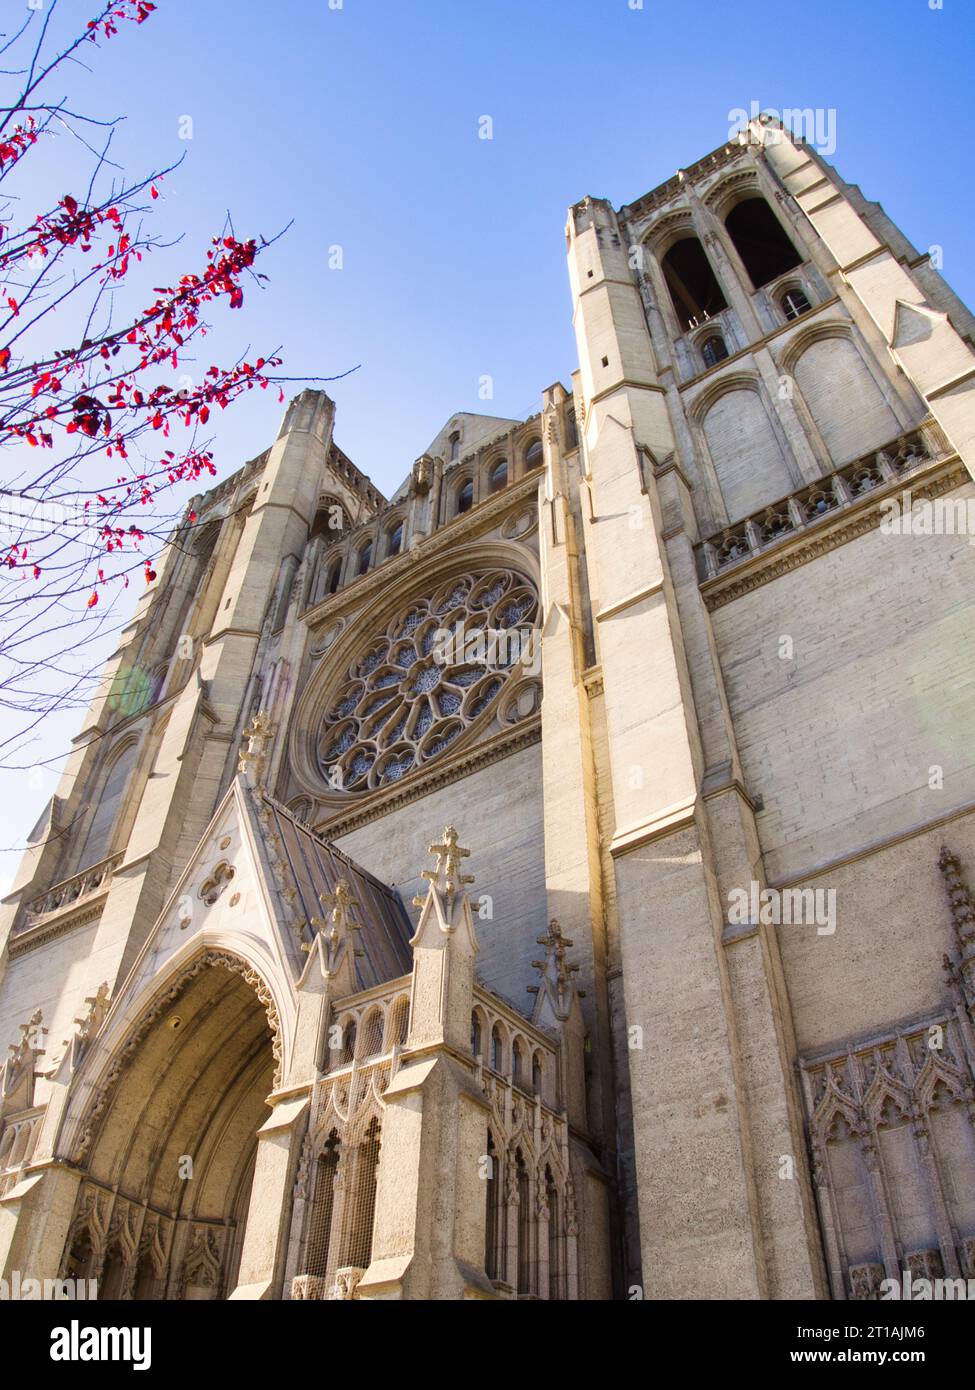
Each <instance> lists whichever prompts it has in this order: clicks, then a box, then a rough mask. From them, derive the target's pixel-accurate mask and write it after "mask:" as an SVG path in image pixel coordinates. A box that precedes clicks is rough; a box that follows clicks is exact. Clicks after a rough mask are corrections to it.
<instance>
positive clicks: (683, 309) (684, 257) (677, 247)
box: [661, 236, 728, 329]
mask: <svg viewBox="0 0 975 1390" xmlns="http://www.w3.org/2000/svg"><path fill="white" fill-rule="evenodd" d="M661 266H662V268H663V272H664V279H665V280H666V281H667V288H668V289H669V290H670V297H671V299H672V300H673V301H674V308H675V309H676V311H677V317H678V319H679V320H680V325H681V327H682V328H685V329H686V328H695V327H697V325H698V324H699V323H704V321H705V320H706V319H710V318H714V315H715V314H720V312H721V310H722V309H726V308H727V307H728V305H727V303H726V301H725V297H724V295H723V294H722V292H721V286H720V285H719V284H718V281H717V277H716V276H715V273H714V271H713V270H712V269H711V262H710V261H709V260H708V258H707V256H706V255H705V254H704V247H703V246H702V245H701V243H700V242H699V241H698V239H697V237H695V236H690V237H684V239H683V240H682V241H678V242H675V243H674V245H673V246H672V247H671V248H670V250H669V251H668V252H667V254H666V256H664V258H663V260H662V261H661Z"/></svg>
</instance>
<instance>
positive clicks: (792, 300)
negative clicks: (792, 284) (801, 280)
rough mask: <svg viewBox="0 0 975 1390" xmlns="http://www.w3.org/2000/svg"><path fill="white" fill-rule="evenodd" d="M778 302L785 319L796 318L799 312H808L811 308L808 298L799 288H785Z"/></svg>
mask: <svg viewBox="0 0 975 1390" xmlns="http://www.w3.org/2000/svg"><path fill="white" fill-rule="evenodd" d="M779 303H780V304H781V306H782V312H783V314H785V316H786V318H787V319H797V318H798V317H799V315H800V314H808V313H809V310H810V309H811V308H812V305H811V304H810V303H809V300H808V299H807V298H806V296H805V294H803V292H802V290H800V289H791V290H786V292H785V294H784V295H783V296H782V298H781V299H780V300H779Z"/></svg>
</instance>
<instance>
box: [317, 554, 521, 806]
mask: <svg viewBox="0 0 975 1390" xmlns="http://www.w3.org/2000/svg"><path fill="white" fill-rule="evenodd" d="M537 612H538V596H537V593H536V591H535V587H534V585H533V584H532V583H531V582H530V581H529V580H527V579H525V578H524V577H523V576H521V575H520V574H517V573H516V572H514V571H513V570H507V569H492V570H488V571H481V572H468V573H466V574H460V575H458V576H456V577H455V578H454V579H452V580H450V581H449V582H448V583H447V584H445V585H443V586H442V587H441V588H440V589H439V590H438V591H437V592H436V593H435V594H434V595H433V596H432V597H431V598H429V599H426V598H424V599H419V600H414V601H413V602H411V603H410V604H409V605H408V606H407V607H406V608H405V609H402V610H401V611H400V612H399V613H398V614H397V615H396V617H395V618H394V619H393V621H392V622H391V623H389V625H388V626H387V627H386V629H385V630H384V631H383V632H381V633H380V634H379V635H378V636H373V637H372V638H370V639H369V640H368V641H367V642H365V643H364V644H363V645H362V646H361V647H360V649H359V651H358V652H357V653H356V655H355V656H354V658H353V660H352V661H351V662H350V664H349V665H348V667H347V668H346V669H345V671H344V673H343V677H342V679H341V680H340V681H339V682H338V684H337V686H336V688H335V689H334V691H333V692H332V695H331V699H330V701H329V703H328V705H327V708H326V713H325V715H324V718H323V719H322V722H321V726H320V732H319V736H318V749H317V752H318V765H319V768H320V770H321V771H322V772H323V773H324V775H325V777H326V778H327V779H328V781H329V783H330V785H332V786H334V787H336V788H338V789H340V790H343V791H352V792H364V791H367V790H375V789H377V788H379V787H383V786H387V785H389V784H390V783H392V782H395V781H398V780H399V779H400V778H402V777H404V776H406V774H407V773H409V772H411V771H413V770H414V769H415V768H417V767H419V766H420V765H421V764H423V763H426V762H429V761H430V760H431V759H432V758H435V757H438V756H439V755H440V754H441V753H443V752H444V751H445V750H446V749H447V748H448V747H450V746H451V745H452V744H453V743H454V742H455V741H456V740H457V739H458V738H460V737H461V736H462V735H463V734H465V733H466V731H467V729H468V728H469V727H470V726H471V725H472V724H474V723H475V722H476V721H477V720H478V719H479V718H480V717H481V715H483V714H485V713H486V712H487V710H488V709H490V708H492V707H493V706H494V705H495V702H496V701H497V699H498V697H499V696H500V694H501V692H502V691H503V690H504V688H505V687H506V685H508V684H509V682H510V681H511V679H512V677H513V675H514V673H515V670H516V668H518V667H519V664H520V663H521V661H522V659H523V658H524V657H525V656H526V655H529V654H530V652H529V653H526V646H527V643H528V641H529V640H533V635H534V629H533V628H532V627H531V625H532V624H533V623H534V621H535V618H536V614H537ZM529 633H531V634H532V639H529V637H528V634H529Z"/></svg>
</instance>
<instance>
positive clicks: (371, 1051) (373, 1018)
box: [359, 1008, 383, 1057]
mask: <svg viewBox="0 0 975 1390" xmlns="http://www.w3.org/2000/svg"><path fill="white" fill-rule="evenodd" d="M382 1050H383V1011H382V1009H379V1008H375V1009H370V1011H369V1013H368V1014H366V1017H365V1020H364V1021H363V1024H362V1031H361V1032H360V1034H359V1056H360V1057H375V1056H377V1055H378V1053H380V1052H382Z"/></svg>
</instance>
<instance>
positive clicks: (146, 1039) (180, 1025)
mask: <svg viewBox="0 0 975 1390" xmlns="http://www.w3.org/2000/svg"><path fill="white" fill-rule="evenodd" d="M259 995H260V997H258V996H259ZM262 1001H264V1002H262ZM276 1023H277V1018H276V1014H275V1012H274V1007H273V1003H271V1001H270V994H269V992H268V990H267V988H266V986H264V985H263V982H262V981H261V980H260V979H259V978H258V977H257V976H256V975H255V973H254V972H253V971H251V970H250V969H249V968H248V967H247V966H246V965H245V964H244V963H243V962H241V961H238V960H236V959H235V958H234V957H232V956H229V955H228V954H226V953H223V952H221V953H213V952H211V953H209V954H207V955H206V956H203V957H200V958H198V959H197V961H195V962H194V963H193V965H192V966H190V967H189V968H188V969H187V970H186V971H185V972H184V973H183V975H182V976H181V977H180V979H179V980H178V981H177V982H176V983H175V984H173V985H171V986H170V987H169V988H168V989H167V990H166V992H165V994H164V995H163V996H162V997H161V998H160V999H157V1000H156V1001H155V1002H154V1003H153V1005H152V1006H151V1007H150V1008H149V1010H148V1011H147V1013H146V1014H145V1015H144V1016H143V1019H142V1021H141V1023H140V1024H137V1025H136V1028H135V1030H134V1032H133V1033H131V1034H130V1035H129V1037H128V1039H127V1041H126V1042H125V1043H124V1045H123V1047H122V1049H121V1052H120V1055H119V1056H118V1057H117V1058H116V1059H115V1061H114V1063H113V1065H112V1068H111V1071H110V1073H109V1077H108V1080H107V1082H106V1083H105V1085H104V1086H103V1087H102V1088H101V1090H100V1091H99V1092H98V1093H96V1097H95V1099H94V1102H93V1105H92V1108H91V1111H90V1115H89V1117H88V1122H87V1126H86V1129H85V1136H84V1138H83V1140H82V1144H81V1148H82V1153H81V1154H80V1155H79V1158H80V1166H81V1167H83V1168H84V1169H85V1170H86V1174H87V1176H86V1178H85V1180H84V1181H83V1182H82V1184H81V1187H80V1189H79V1193H78V1199H77V1203H76V1207H75V1213H74V1218H73V1220H72V1225H71V1230H70V1233H69V1236H68V1241H67V1244H66V1247H65V1254H64V1261H63V1267H62V1273H63V1275H64V1276H74V1277H76V1278H86V1279H91V1278H94V1279H96V1280H97V1281H98V1296H99V1298H103V1299H115V1298H137V1299H216V1298H225V1297H227V1295H228V1294H229V1293H230V1292H231V1291H232V1289H233V1288H234V1284H235V1281H236V1274H237V1268H238V1265H239V1263H240V1251H241V1245H242V1241H243V1234H244V1224H245V1221H246V1217H247V1208H248V1202H249V1198H250V1189H251V1183H252V1180H253V1175H254V1162H255V1155H256V1149H257V1138H256V1135H257V1131H258V1129H259V1128H260V1127H261V1125H262V1124H263V1122H264V1121H265V1120H266V1119H267V1116H268V1113H269V1111H268V1106H267V1105H266V1103H265V1100H266V1097H267V1096H268V1094H269V1093H270V1091H271V1090H272V1089H273V1086H274V1074H275V1051H274V1033H273V1031H272V1029H273V1028H274V1027H275V1026H276Z"/></svg>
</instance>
